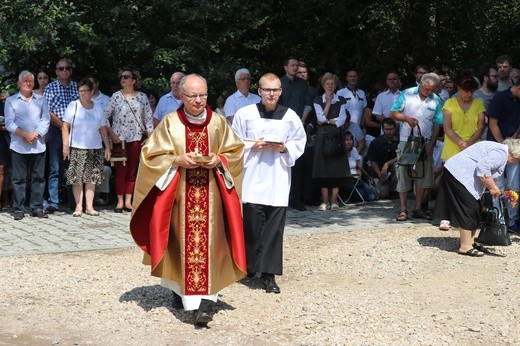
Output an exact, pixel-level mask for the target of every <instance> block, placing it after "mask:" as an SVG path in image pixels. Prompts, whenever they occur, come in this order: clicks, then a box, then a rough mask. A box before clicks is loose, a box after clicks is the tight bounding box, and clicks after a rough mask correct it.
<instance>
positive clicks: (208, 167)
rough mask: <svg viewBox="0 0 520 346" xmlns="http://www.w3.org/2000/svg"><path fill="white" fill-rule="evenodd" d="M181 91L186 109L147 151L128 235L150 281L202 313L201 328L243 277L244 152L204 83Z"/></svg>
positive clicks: (187, 83)
mask: <svg viewBox="0 0 520 346" xmlns="http://www.w3.org/2000/svg"><path fill="white" fill-rule="evenodd" d="M180 90H181V98H182V101H183V105H181V107H180V108H179V109H178V110H177V111H176V112H174V113H170V114H168V115H167V116H165V117H164V119H163V120H162V121H161V122H160V123H159V125H158V126H157V128H156V129H155V130H154V131H153V133H152V134H151V136H150V137H149V138H148V140H147V141H146V143H145V144H144V146H143V148H142V151H141V161H140V166H139V171H138V175H137V180H136V187H135V194H134V201H133V214H132V219H131V222H130V230H131V233H132V236H133V238H134V240H135V242H136V243H137V244H138V245H139V247H140V248H141V249H142V250H143V251H144V252H145V262H146V263H147V264H150V265H151V273H152V275H153V276H157V277H160V278H161V285H163V286H165V287H168V288H170V289H172V290H173V292H174V306H175V305H176V304H177V305H179V306H178V307H179V308H180V307H184V309H185V310H196V309H197V310H198V313H197V316H196V323H200V324H204V323H207V322H209V321H211V309H212V305H211V304H209V303H208V302H210V303H211V302H216V301H217V293H218V292H219V291H220V290H222V289H223V288H225V287H226V286H228V285H230V284H232V283H234V282H235V281H237V280H240V279H241V278H243V277H244V276H245V271H246V259H245V248H244V233H243V222H242V211H241V202H240V199H239V196H240V188H241V174H242V169H243V155H244V145H243V143H242V142H241V140H240V139H239V138H238V137H237V136H236V135H235V133H234V132H233V130H232V129H231V128H230V127H229V126H228V125H227V124H226V120H225V118H223V117H222V116H220V115H218V114H216V113H213V112H212V111H211V109H210V108H209V107H207V106H206V100H207V85H206V82H205V80H204V79H203V78H202V77H200V76H198V75H188V76H186V77H184V78H183V79H182V80H181V85H180ZM175 299H178V301H177V302H176V301H175ZM181 299H182V302H181V301H180V300H181ZM205 303H206V305H204V304H205ZM208 304H209V305H208ZM208 306H209V307H208Z"/></svg>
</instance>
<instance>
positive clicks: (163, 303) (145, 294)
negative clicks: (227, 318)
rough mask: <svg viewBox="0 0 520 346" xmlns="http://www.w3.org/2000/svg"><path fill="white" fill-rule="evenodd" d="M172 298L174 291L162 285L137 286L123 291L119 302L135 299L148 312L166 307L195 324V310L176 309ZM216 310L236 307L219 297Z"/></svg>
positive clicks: (188, 322) (179, 317)
mask: <svg viewBox="0 0 520 346" xmlns="http://www.w3.org/2000/svg"><path fill="white" fill-rule="evenodd" d="M172 300H173V294H172V291H171V290H169V289H167V288H165V287H162V286H161V285H154V286H141V287H136V288H133V289H132V290H130V291H128V292H125V293H123V294H122V295H121V297H119V302H121V303H123V302H131V301H135V302H136V303H137V305H138V306H140V307H141V308H142V309H143V310H144V311H146V312H148V311H150V310H152V309H156V308H160V307H164V308H166V309H168V310H169V311H170V312H171V313H172V314H173V316H175V318H177V319H178V320H179V321H180V322H182V323H186V324H194V322H195V321H194V318H195V317H194V312H193V311H184V310H183V309H174V308H173V307H172ZM215 310H216V311H214V313H217V312H218V311H220V310H235V307H233V306H231V305H229V304H228V303H226V302H224V301H222V300H220V299H219V300H218V301H217V303H216V304H215Z"/></svg>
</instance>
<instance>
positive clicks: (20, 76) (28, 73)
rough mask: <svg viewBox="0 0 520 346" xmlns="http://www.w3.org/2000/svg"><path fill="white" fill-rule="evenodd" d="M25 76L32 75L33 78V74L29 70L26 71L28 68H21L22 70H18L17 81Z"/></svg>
mask: <svg viewBox="0 0 520 346" xmlns="http://www.w3.org/2000/svg"><path fill="white" fill-rule="evenodd" d="M27 76H32V77H33V78H34V74H32V72H31V71H28V70H23V71H22V72H20V74H19V75H18V81H19V82H21V81H22V80H23V79H24V78H25V77H27Z"/></svg>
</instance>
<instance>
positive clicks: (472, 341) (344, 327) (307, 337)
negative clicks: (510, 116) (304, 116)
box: [0, 225, 520, 345]
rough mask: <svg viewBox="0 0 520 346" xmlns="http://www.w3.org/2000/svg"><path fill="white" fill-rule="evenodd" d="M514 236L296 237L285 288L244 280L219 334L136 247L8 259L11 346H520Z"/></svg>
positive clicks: (2, 312) (1, 276)
mask: <svg viewBox="0 0 520 346" xmlns="http://www.w3.org/2000/svg"><path fill="white" fill-rule="evenodd" d="M512 240H513V245H511V246H508V247H496V248H494V251H495V252H496V254H495V255H494V256H489V255H486V256H485V257H483V258H470V257H467V256H462V255H458V254H457V253H456V250H457V248H458V233H457V232H455V231H449V232H441V231H439V230H438V229H437V228H436V227H434V226H431V225H413V226H408V227H404V228H402V229H396V228H395V227H394V228H388V229H385V228H378V229H377V230H359V231H354V232H344V233H328V234H311V235H305V236H287V237H286V239H285V250H284V271H285V272H284V275H283V276H281V277H278V279H277V281H278V283H279V285H280V287H281V290H282V293H281V294H278V295H275V294H267V293H265V291H264V290H263V289H262V288H261V286H260V285H259V284H258V283H257V282H255V281H254V280H252V279H245V280H242V282H239V283H236V284H234V285H232V286H230V287H228V288H226V289H225V290H223V291H222V292H221V296H220V298H219V302H218V304H217V309H216V311H215V315H214V321H213V322H210V323H209V328H207V329H206V328H202V329H199V328H196V327H194V325H193V314H192V313H186V312H184V311H182V310H181V311H178V310H175V309H172V308H171V306H170V304H171V292H170V291H168V290H166V289H163V288H162V287H161V286H160V285H159V280H158V279H156V278H153V277H150V276H149V271H148V270H149V268H148V267H145V266H143V265H141V252H140V250H138V249H136V248H130V249H123V250H107V251H92V252H76V253H64V254H51V255H36V256H23V257H22V256H21V257H0V280H1V281H0V345H143V344H147V345H185V344H194V345H195V344H197V345H207V344H210V343H211V344H216V345H229V344H233V345H239V344H242V345H243V344H247V345H260V344H262V345H265V344H267V345H388V344H393V345H455V344H456V345H517V344H518V343H519V342H520V328H518V326H519V325H520V315H519V308H518V297H517V293H518V292H519V291H518V288H519V287H520V271H519V268H520V266H519V256H520V244H519V241H520V238H518V237H515V236H513V237H512Z"/></svg>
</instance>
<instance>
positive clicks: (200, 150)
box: [186, 128, 208, 155]
mask: <svg viewBox="0 0 520 346" xmlns="http://www.w3.org/2000/svg"><path fill="white" fill-rule="evenodd" d="M205 130H206V128H203V129H202V131H201V132H191V130H190V129H189V128H188V131H190V132H189V133H188V138H189V143H190V145H189V148H188V149H189V150H186V152H193V153H197V154H203V155H205V154H207V149H208V146H207V144H206V143H207V141H206V131H205Z"/></svg>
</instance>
